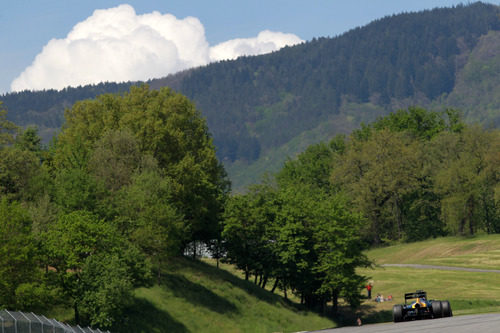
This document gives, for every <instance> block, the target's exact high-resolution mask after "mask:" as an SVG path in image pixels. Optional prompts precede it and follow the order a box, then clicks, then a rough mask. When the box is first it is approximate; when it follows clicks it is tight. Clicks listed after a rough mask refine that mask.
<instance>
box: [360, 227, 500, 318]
mask: <svg viewBox="0 0 500 333" xmlns="http://www.w3.org/2000/svg"><path fill="white" fill-rule="evenodd" d="M367 255H368V257H369V258H370V259H372V260H374V262H375V264H376V265H378V266H376V267H375V268H374V269H363V270H359V272H360V273H361V274H363V275H366V276H369V277H371V280H372V281H373V284H374V288H373V290H372V296H373V297H375V296H376V295H377V294H381V295H383V296H384V297H385V298H387V296H388V295H392V296H393V301H392V302H384V303H376V302H374V301H373V300H371V301H368V300H367V301H365V302H364V303H363V307H362V309H361V310H362V311H363V315H364V316H366V317H368V320H369V321H390V320H392V306H393V305H394V304H397V303H403V302H404V293H405V292H411V291H415V290H417V289H423V290H425V291H427V295H428V297H429V298H431V299H439V300H449V301H450V303H451V306H452V309H453V314H454V315H462V314H473V313H488V312H500V283H499V281H500V274H498V273H478V272H464V271H446V270H437V269H414V268H407V267H381V266H380V265H382V264H423V265H440V266H455V267H465V268H483V269H500V235H482V236H477V237H471V238H460V237H446V238H438V239H433V240H429V241H423V242H417V243H410V244H399V245H394V246H389V247H385V248H379V249H374V250H370V251H368V252H367Z"/></svg>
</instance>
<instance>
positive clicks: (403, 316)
mask: <svg viewBox="0 0 500 333" xmlns="http://www.w3.org/2000/svg"><path fill="white" fill-rule="evenodd" d="M408 300H411V301H410V302H408ZM452 315H453V313H452V312H451V306H450V302H448V301H436V300H428V299H427V293H426V292H425V291H423V290H417V291H416V292H414V293H406V294H405V304H397V305H394V307H393V308H392V317H393V319H394V322H395V323H396V322H400V321H405V320H414V319H430V318H442V317H451V316H452Z"/></svg>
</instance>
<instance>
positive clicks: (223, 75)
mask: <svg viewBox="0 0 500 333" xmlns="http://www.w3.org/2000/svg"><path fill="white" fill-rule="evenodd" d="M499 12H500V11H499V7H498V6H495V5H491V4H485V3H482V2H477V3H473V4H469V5H458V6H455V7H451V8H435V9H432V10H425V11H421V12H416V13H401V14H397V15H392V16H387V17H384V18H381V19H377V20H375V21H372V22H371V23H369V24H367V25H365V26H363V27H357V28H354V29H351V30H349V31H347V32H346V33H344V34H342V35H339V36H336V37H321V38H315V39H313V40H311V41H308V42H305V43H302V44H299V45H296V46H293V47H285V48H283V49H281V50H279V51H276V52H273V53H270V54H266V55H261V56H251V57H250V56H249V57H240V58H238V59H236V60H231V61H221V62H218V63H213V64H209V65H206V66H203V67H199V68H194V69H189V70H186V71H183V72H180V73H177V74H175V75H169V76H167V77H165V78H160V79H152V80H149V81H148V82H147V83H148V84H149V85H150V87H151V88H152V89H156V88H160V87H162V86H170V87H171V88H173V89H174V90H176V91H178V92H181V93H182V94H184V95H186V96H187V97H188V98H190V99H191V100H193V101H194V102H195V104H196V105H197V107H198V108H199V109H200V110H201V112H202V114H203V116H204V117H205V118H206V119H207V123H208V126H209V129H210V131H211V132H212V135H213V138H214V143H215V145H216V147H217V151H218V157H219V159H220V160H221V161H223V162H224V164H225V165H226V168H227V169H228V172H229V175H230V177H231V179H232V180H233V183H234V187H235V188H236V189H241V188H243V187H244V186H245V185H248V184H249V183H251V182H254V181H255V180H258V179H259V177H260V175H261V174H262V173H263V172H265V171H273V170H276V169H278V168H279V165H281V163H282V162H283V161H284V160H285V159H286V158H287V156H292V157H293V156H294V155H295V154H297V153H299V152H300V151H301V150H303V149H304V146H307V145H308V144H313V143H317V142H318V140H327V139H329V138H331V137H333V136H334V135H336V134H342V133H348V132H349V131H350V130H352V129H353V128H356V127H357V126H359V125H360V123H361V122H370V121H372V120H374V119H376V118H377V117H378V116H383V115H385V114H387V113H388V112H391V111H394V110H397V109H399V108H406V107H408V106H411V105H416V104H418V105H421V106H425V107H432V108H443V107H448V106H452V107H453V106H455V107H460V108H461V109H463V110H464V111H465V115H466V117H467V119H469V120H471V121H481V122H483V123H493V124H495V126H498V124H499V123H500V120H499V119H500V118H499V117H498V116H497V115H496V114H497V112H496V110H498V109H500V107H499V106H500V98H498V97H497V96H498V95H500V92H498V93H497V92H496V90H495V89H494V88H492V87H493V86H494V83H495V82H496V77H498V75H496V70H495V68H496V67H495V65H496V63H497V62H496V59H495V57H493V59H494V64H493V65H492V64H490V67H488V68H486V69H484V61H483V60H482V58H480V59H479V60H480V61H479V63H480V65H477V64H476V65H474V64H473V63H472V62H473V60H472V59H474V50H475V48H476V46H477V45H479V46H480V47H483V48H484V44H485V42H484V39H485V38H487V37H485V36H488V34H490V35H492V36H493V35H495V33H496V32H498V31H500V19H499V16H498V13H499ZM489 40H496V39H495V38H493V37H490V39H489ZM481 41H483V43H482V44H481ZM481 45H483V46H481ZM495 50H496V49H495ZM495 50H494V51H493V52H494V53H496V51H495ZM488 59H491V57H490V58H488ZM488 61H490V60H488ZM499 62H500V61H499ZM476 63H477V61H476ZM474 73H478V74H474ZM474 75H476V76H478V75H479V78H476V81H475V82H476V84H475V85H471V84H470V82H469V81H467V79H470V78H471V77H474ZM488 75H490V76H491V77H490V78H489V79H488V82H489V83H488V84H489V85H490V86H492V87H490V88H489V89H487V90H486V92H488V93H485V92H484V87H483V86H482V85H481V82H482V81H483V78H485V77H486V76H488ZM477 80H479V81H477ZM133 84H139V83H122V84H112V83H110V84H109V89H108V86H107V85H108V84H100V85H96V86H87V87H81V88H68V89H66V90H65V91H64V92H53V91H47V92H43V93H40V92H33V93H29V92H21V93H16V94H7V95H4V96H0V100H3V101H4V102H5V106H6V107H7V109H8V110H9V114H8V118H9V119H11V120H12V121H14V122H16V123H18V124H20V125H23V126H26V125H28V124H30V123H34V124H37V125H38V126H39V128H40V129H41V131H42V134H44V135H45V136H49V134H50V133H51V129H52V130H54V128H57V126H55V125H57V124H62V114H63V112H62V109H64V108H67V107H70V106H71V104H72V102H74V101H76V100H75V96H77V97H79V98H80V97H81V98H92V95H93V94H95V95H97V94H100V93H105V92H115V93H116V92H120V91H125V90H127V89H128V88H129V87H130V85H133ZM30 94H33V95H31V96H30ZM36 94H38V96H43V97H44V98H45V99H47V100H48V101H46V102H44V103H38V104H44V106H43V107H42V106H41V105H40V106H39V105H35V104H37V103H36V102H33V101H34V100H36V99H34V96H35V95H36ZM58 94H60V95H59V97H58V96H57V95H58ZM49 96H50V98H49ZM461 96H467V98H465V99H464V98H461ZM477 96H479V97H481V98H478V97H477ZM30 98H31V99H30ZM81 98H80V99H81ZM484 98H486V99H487V100H486V101H485V100H484ZM23 100H24V101H25V104H27V103H28V102H26V101H31V104H30V105H27V106H24V109H23V107H22V101H23ZM478 100H479V101H480V102H481V103H482V107H480V108H479V109H478V110H477V111H476V110H475V107H476V105H474V103H475V104H477V103H478ZM51 101H52V102H51ZM490 101H491V103H490ZM51 103H52V104H51ZM35 107H38V109H34V108H35ZM30 119H31V120H34V121H31V122H30V121H29V120H30ZM23 122H24V123H23ZM59 126H60V125H59ZM278 155H279V156H278ZM259 165H260V166H259ZM252 166H253V167H254V169H256V170H258V171H251V173H252V174H250V173H248V172H246V170H251V167H252ZM238 175H239V176H238ZM235 177H236V178H235Z"/></svg>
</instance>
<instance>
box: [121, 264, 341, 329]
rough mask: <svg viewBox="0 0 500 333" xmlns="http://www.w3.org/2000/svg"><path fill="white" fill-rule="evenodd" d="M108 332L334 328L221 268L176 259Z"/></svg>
mask: <svg viewBox="0 0 500 333" xmlns="http://www.w3.org/2000/svg"><path fill="white" fill-rule="evenodd" d="M124 318H125V320H124V321H123V322H122V323H119V324H118V325H117V326H116V327H115V328H114V329H113V330H112V331H113V332H134V333H139V332H145V333H146V332H147V333H151V332H296V331H302V330H312V329H322V328H329V327H335V326H336V325H335V323H334V322H333V321H332V320H330V319H328V318H325V317H321V316H319V315H317V314H315V313H313V312H309V311H304V310H302V309H300V308H299V307H298V306H296V305H293V304H291V303H289V302H287V301H285V300H284V299H283V298H282V297H280V296H278V295H274V294H271V293H270V292H268V291H265V290H263V289H261V288H259V287H257V286H255V285H254V284H253V283H251V282H247V281H244V280H242V279H240V278H239V277H237V276H235V275H233V274H231V273H229V272H228V271H226V270H222V269H217V268H216V267H213V266H211V265H209V264H206V263H203V262H199V261H192V260H189V259H176V260H174V261H171V262H170V263H168V264H167V265H166V267H165V269H164V271H163V276H162V280H161V283H160V284H158V285H155V286H154V287H152V288H140V289H138V290H136V303H135V305H134V306H133V307H132V309H130V310H129V311H128V313H127V314H126V315H125V316H124Z"/></svg>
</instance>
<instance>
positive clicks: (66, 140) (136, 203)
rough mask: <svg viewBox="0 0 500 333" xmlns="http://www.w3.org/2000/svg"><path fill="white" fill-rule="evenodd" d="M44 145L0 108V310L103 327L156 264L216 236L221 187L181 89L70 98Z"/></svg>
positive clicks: (154, 272)
mask: <svg viewBox="0 0 500 333" xmlns="http://www.w3.org/2000/svg"><path fill="white" fill-rule="evenodd" d="M65 119H66V121H65V125H64V127H63V128H62V130H61V133H60V134H59V136H58V137H57V140H56V141H54V142H53V144H52V145H51V146H50V148H47V147H44V146H42V145H41V139H40V138H39V136H38V135H37V131H36V129H35V128H32V127H29V128H27V129H25V130H22V129H20V128H18V127H16V126H15V125H14V124H13V123H12V122H10V121H8V120H7V119H6V113H5V110H2V111H1V112H0V239H1V242H0V254H1V256H0V286H1V288H0V308H8V309H19V310H30V311H38V312H41V313H44V312H45V311H48V310H49V309H50V308H51V307H55V306H59V307H60V306H63V307H67V308H70V309H73V310H74V321H75V323H76V324H85V325H92V326H99V327H104V328H107V327H111V326H112V325H113V324H114V323H115V320H116V319H118V318H119V316H120V315H121V314H122V313H123V311H124V309H125V308H126V307H127V306H128V305H130V304H131V302H132V300H133V291H134V287H139V286H148V285H150V284H151V283H153V282H157V283H159V281H161V271H160V267H161V263H162V261H163V260H165V258H168V257H170V256H179V255H182V254H183V253H184V250H185V248H186V247H187V246H188V244H190V243H192V242H193V241H205V242H208V240H211V239H217V238H218V237H217V236H218V233H219V229H220V226H219V225H220V217H221V214H222V212H223V207H224V201H225V198H226V196H227V193H228V191H229V183H228V181H227V179H226V176H225V172H224V169H223V168H222V166H221V164H220V163H219V162H218V160H217V158H216V156H215V149H214V146H213V143H212V139H211V137H210V135H209V133H208V129H207V127H206V122H205V120H204V119H202V118H201V117H200V114H199V112H198V111H197V110H196V109H195V107H194V105H193V104H192V103H191V102H190V101H189V100H187V98H186V97H184V96H182V95H179V94H176V93H174V92H172V91H171V90H169V89H167V88H164V89H161V90H158V91H151V90H150V89H149V88H148V87H147V86H143V87H140V88H137V87H133V89H132V90H131V91H130V92H129V93H126V94H123V95H120V94H106V95H101V96H99V97H98V98H97V99H94V100H84V101H80V102H77V103H75V104H74V105H73V107H72V108H71V109H68V111H67V112H66V115H65Z"/></svg>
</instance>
